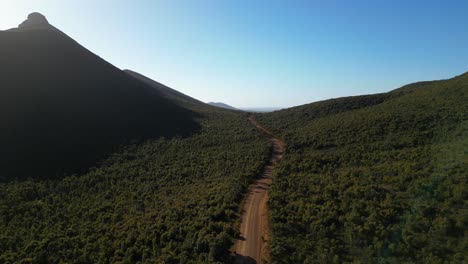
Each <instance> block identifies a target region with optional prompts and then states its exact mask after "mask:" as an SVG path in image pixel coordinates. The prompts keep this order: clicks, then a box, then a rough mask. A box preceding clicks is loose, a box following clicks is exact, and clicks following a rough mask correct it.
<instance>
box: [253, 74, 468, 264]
mask: <svg viewBox="0 0 468 264" xmlns="http://www.w3.org/2000/svg"><path fill="white" fill-rule="evenodd" d="M467 102H468V74H464V75H462V76H459V77H456V78H453V79H450V80H444V81H436V82H423V83H416V84H412V85H408V86H405V87H402V88H401V89H397V90H395V91H392V92H390V93H386V94H377V95H369V96H359V97H348V98H340V99H333V100H328V101H323V102H318V103H313V104H310V105H305V106H301V107H295V108H291V109H287V110H283V111H278V112H274V113H270V114H263V115H258V120H259V122H261V123H262V124H264V125H265V126H266V127H269V128H270V129H271V130H272V131H273V132H274V133H276V134H277V135H278V136H280V137H282V138H283V139H284V141H285V142H286V150H285V153H284V157H283V160H282V161H281V163H280V164H279V167H278V169H277V172H276V174H275V175H274V179H273V185H272V189H271V191H270V194H269V197H270V198H269V202H268V206H269V213H270V222H271V224H270V225H271V228H272V243H271V248H270V251H271V257H272V261H273V263H463V262H465V261H467V260H468V256H467V252H468V191H467V190H468V185H467V182H468V174H467V172H468V170H467V168H468V164H467V156H466V155H467V150H468V105H467Z"/></svg>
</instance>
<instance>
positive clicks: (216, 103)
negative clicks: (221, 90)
mask: <svg viewBox="0 0 468 264" xmlns="http://www.w3.org/2000/svg"><path fill="white" fill-rule="evenodd" d="M208 104H209V105H212V106H216V107H219V108H224V109H228V110H236V111H240V110H239V109H237V108H235V107H232V106H230V105H228V104H225V103H221V102H209V103H208Z"/></svg>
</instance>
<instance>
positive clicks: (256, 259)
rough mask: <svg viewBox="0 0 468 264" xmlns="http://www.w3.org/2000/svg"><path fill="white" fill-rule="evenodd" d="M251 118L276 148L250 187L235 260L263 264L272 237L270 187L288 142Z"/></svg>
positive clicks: (243, 212) (240, 263) (238, 262)
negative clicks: (269, 218) (268, 242)
mask: <svg viewBox="0 0 468 264" xmlns="http://www.w3.org/2000/svg"><path fill="white" fill-rule="evenodd" d="M249 121H250V123H252V124H253V125H254V126H256V127H257V128H258V129H259V130H260V132H261V133H262V134H263V135H264V136H265V137H266V138H267V139H268V141H269V142H270V144H271V145H272V148H273V151H272V154H271V156H270V160H269V162H268V164H267V165H266V166H265V168H264V169H263V173H262V174H261V175H259V177H258V178H257V180H256V181H255V183H253V184H252V185H250V187H249V193H248V196H247V199H246V200H245V204H244V208H243V211H242V219H241V226H240V236H241V237H240V238H239V239H238V240H237V241H236V243H235V246H234V248H235V249H234V250H235V251H234V253H235V260H234V263H236V264H242V263H248V264H252V263H257V264H260V263H263V260H264V259H265V258H266V252H263V250H264V244H265V241H267V240H268V239H269V228H268V216H267V212H266V202H267V200H268V189H269V188H270V185H271V180H272V179H271V176H272V172H273V169H274V167H275V164H276V163H277V162H278V161H279V160H281V157H282V155H283V149H284V142H283V141H282V140H280V139H279V138H277V137H275V136H274V135H273V134H272V133H271V132H270V131H268V130H267V129H266V128H264V127H263V126H262V125H260V124H259V123H258V122H257V120H256V119H255V117H254V116H253V115H252V116H250V117H249Z"/></svg>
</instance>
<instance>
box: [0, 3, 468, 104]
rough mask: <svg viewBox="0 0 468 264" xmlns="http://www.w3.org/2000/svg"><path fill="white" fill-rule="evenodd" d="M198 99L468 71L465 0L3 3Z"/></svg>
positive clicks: (335, 92)
mask: <svg viewBox="0 0 468 264" xmlns="http://www.w3.org/2000/svg"><path fill="white" fill-rule="evenodd" d="M33 11H38V12H41V13H42V14H44V15H45V16H46V17H47V18H48V19H49V22H51V24H53V25H55V26H56V27H58V28H59V29H61V30H62V31H64V32H65V33H67V34H68V35H69V36H71V37H72V38H74V39H75V40H77V41H78V42H80V43H81V44H82V45H84V46H85V47H87V48H88V49H90V50H91V51H93V52H95V53H96V54H98V55H99V56H101V57H103V58H104V59H106V60H107V61H109V62H111V63H112V64H114V65H116V66H117V67H119V68H122V69H132V70H135V71H138V72H140V73H142V74H144V75H146V76H148V77H151V78H153V79H155V80H157V81H160V82H162V83H164V84H166V85H168V86H171V87H173V88H175V89H177V90H179V91H181V92H183V93H186V94H188V95H190V96H193V97H195V98H198V99H200V100H202V101H222V102H225V103H228V104H231V105H234V106H236V107H288V106H294V105H300V104H304V103H309V102H313V101H317V100H322V99H327V98H333V97H341V96H348V95H357V94H368V93H376V92H383V91H388V90H391V89H394V88H397V87H399V86H401V85H404V84H407V83H410V82H414V81H419V80H431V79H443V78H449V77H452V76H454V75H458V74H461V73H463V72H465V71H468V1H466V0H460V1H450V0H447V1H443V0H441V1H430V0H429V1H408V0H405V1H400V0H396V1H387V0H385V1H383V0H367V1H325V0H323V1H313V0H309V1H294V0H290V1H287V0H282V1H276V0H265V1H263V0H260V1H254V0H245V1H244V0H231V1H228V0H225V1H223V0H167V1H157V0H156V1H154V0H152V1H150V0H148V1H144V0H140V1H120V0H99V1H96V0H80V1H78V0H75V1H67V0H41V1H33V0H14V1H13V0H11V1H6V0H0V29H7V28H11V27H16V26H17V25H18V24H19V23H20V22H22V21H23V20H24V19H25V18H26V16H27V15H28V14H29V13H31V12H33Z"/></svg>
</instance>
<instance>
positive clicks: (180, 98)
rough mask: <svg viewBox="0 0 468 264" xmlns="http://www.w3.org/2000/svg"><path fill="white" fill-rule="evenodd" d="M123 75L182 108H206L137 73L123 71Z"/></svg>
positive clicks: (186, 96)
mask: <svg viewBox="0 0 468 264" xmlns="http://www.w3.org/2000/svg"><path fill="white" fill-rule="evenodd" d="M124 72H125V73H127V74H129V75H130V76H132V77H134V78H136V79H138V80H140V81H142V82H144V83H146V84H148V85H150V86H151V87H153V88H154V89H156V90H157V91H158V92H159V93H160V94H162V95H163V96H164V97H165V98H167V99H169V100H171V101H173V102H177V103H179V104H180V105H182V106H184V107H195V108H199V107H203V106H207V105H206V104H205V103H203V102H201V101H199V100H197V99H195V98H192V97H190V96H188V95H186V94H183V93H181V92H179V91H177V90H174V89H172V88H170V87H167V86H165V85H164V84H161V83H159V82H157V81H155V80H152V79H150V78H148V77H146V76H144V75H142V74H139V73H137V72H134V71H131V70H124Z"/></svg>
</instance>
